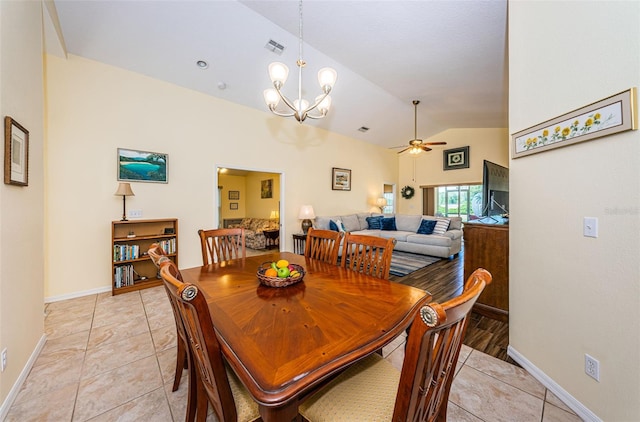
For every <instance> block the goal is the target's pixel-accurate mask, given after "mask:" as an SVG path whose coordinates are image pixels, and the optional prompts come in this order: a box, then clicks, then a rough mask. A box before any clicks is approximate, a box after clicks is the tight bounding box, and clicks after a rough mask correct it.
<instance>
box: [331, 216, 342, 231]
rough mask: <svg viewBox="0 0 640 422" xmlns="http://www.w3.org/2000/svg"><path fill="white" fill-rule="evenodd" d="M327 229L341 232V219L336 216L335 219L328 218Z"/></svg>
mask: <svg viewBox="0 0 640 422" xmlns="http://www.w3.org/2000/svg"><path fill="white" fill-rule="evenodd" d="M329 230H333V231H334V232H343V231H345V229H344V224H342V221H340V219H339V218H337V219H336V220H330V221H329Z"/></svg>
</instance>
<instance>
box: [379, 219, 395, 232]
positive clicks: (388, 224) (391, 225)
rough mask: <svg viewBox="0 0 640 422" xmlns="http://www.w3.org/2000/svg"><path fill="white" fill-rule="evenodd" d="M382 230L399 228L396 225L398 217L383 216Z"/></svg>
mask: <svg viewBox="0 0 640 422" xmlns="http://www.w3.org/2000/svg"><path fill="white" fill-rule="evenodd" d="M380 228H381V229H382V230H394V231H395V230H398V228H397V227H396V218H395V217H383V218H382V223H381V227H380Z"/></svg>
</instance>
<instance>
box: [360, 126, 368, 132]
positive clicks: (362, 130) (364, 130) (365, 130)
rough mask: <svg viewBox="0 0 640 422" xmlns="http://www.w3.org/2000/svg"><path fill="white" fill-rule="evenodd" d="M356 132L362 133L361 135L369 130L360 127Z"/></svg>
mask: <svg viewBox="0 0 640 422" xmlns="http://www.w3.org/2000/svg"><path fill="white" fill-rule="evenodd" d="M358 130H359V131H360V132H362V133H366V132H367V131H368V130H369V128H368V127H366V126H360V128H359V129H358Z"/></svg>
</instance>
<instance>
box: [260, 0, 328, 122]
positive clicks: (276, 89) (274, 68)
mask: <svg viewBox="0 0 640 422" xmlns="http://www.w3.org/2000/svg"><path fill="white" fill-rule="evenodd" d="M299 10H300V26H299V50H298V60H297V61H296V65H297V66H298V98H296V99H295V100H293V101H291V100H290V99H289V98H287V97H285V96H284V95H283V94H282V87H283V86H284V83H285V82H286V81H287V77H288V76H289V68H288V67H287V66H286V65H285V64H284V63H280V62H273V63H271V64H270V65H269V77H270V78H271V82H273V88H269V89H265V90H264V101H265V103H267V106H268V107H269V110H271V112H272V113H273V114H275V115H278V116H282V117H292V116H293V117H295V118H296V120H297V121H298V122H300V123H302V122H303V121H304V120H305V119H306V118H307V117H308V118H310V119H322V118H323V117H325V116H326V115H327V113H328V112H329V107H331V97H330V96H329V93H330V92H331V89H332V88H333V85H334V84H335V83H336V78H337V77H338V73H337V72H336V71H335V70H334V69H332V68H330V67H323V68H322V69H320V71H319V72H318V82H319V83H320V88H321V89H322V94H320V95H318V96H317V97H316V98H315V101H314V103H313V104H312V105H309V101H307V100H305V99H303V98H302V68H303V67H304V66H305V65H306V62H305V61H304V60H303V59H302V0H300V6H299ZM280 100H282V102H283V103H284V104H285V105H286V106H287V107H288V110H287V109H285V110H284V111H281V110H278V109H277V107H278V104H279V103H280Z"/></svg>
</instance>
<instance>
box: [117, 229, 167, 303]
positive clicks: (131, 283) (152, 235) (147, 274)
mask: <svg viewBox="0 0 640 422" xmlns="http://www.w3.org/2000/svg"><path fill="white" fill-rule="evenodd" d="M152 243H158V244H160V245H161V246H162V248H163V249H164V251H165V252H166V253H167V255H168V256H169V257H170V258H171V259H172V260H173V262H175V263H176V265H178V220H177V219H175V218H168V219H163V220H133V221H112V222H111V293H112V294H114V295H117V294H121V293H127V292H132V291H134V290H140V289H146V288H148V287H154V286H159V285H161V284H162V280H161V279H160V278H159V277H158V269H157V268H156V266H155V265H154V264H153V262H152V261H151V258H149V255H148V254H147V251H148V250H149V246H151V244H152Z"/></svg>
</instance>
